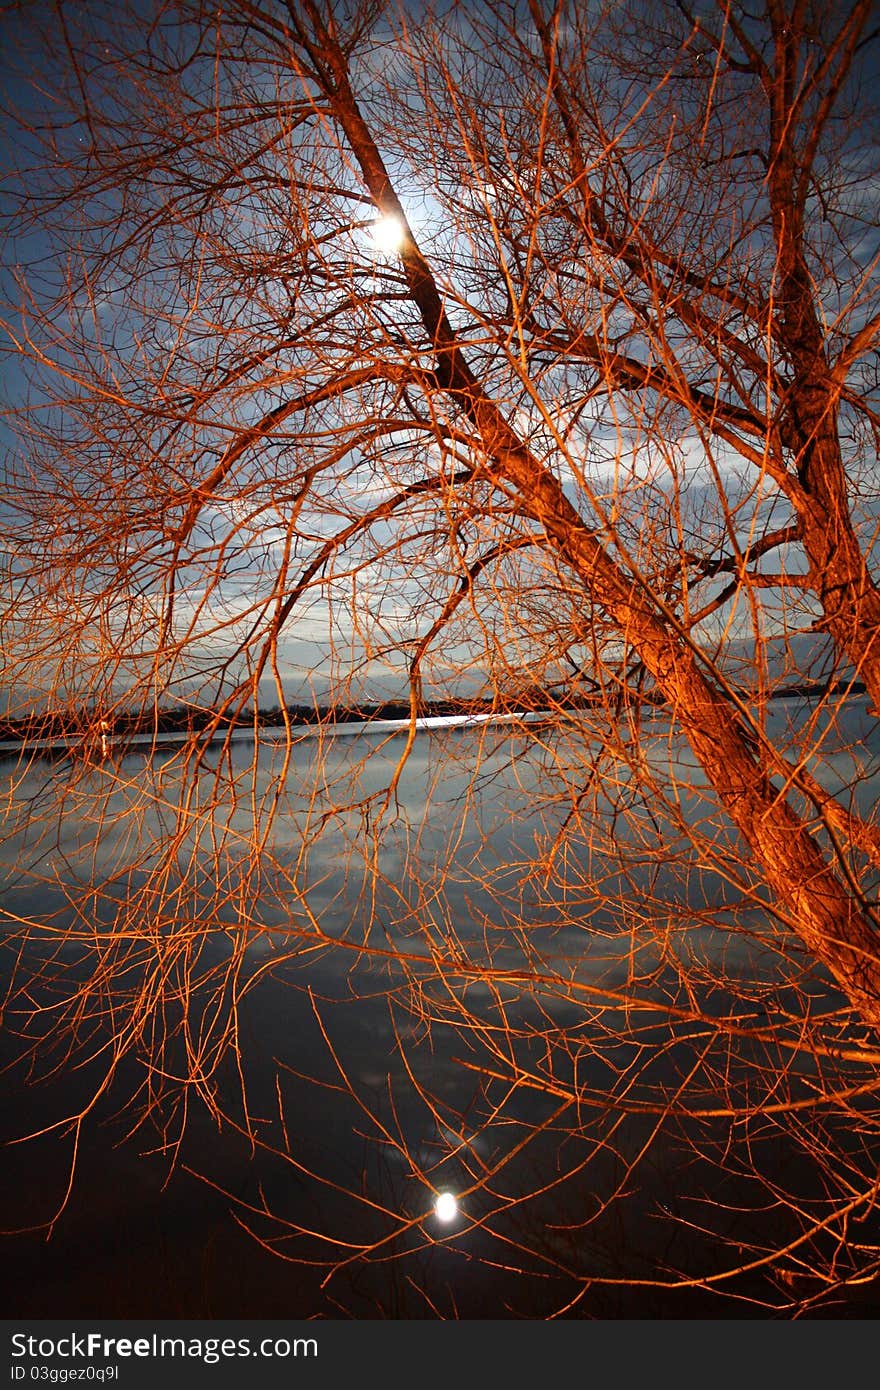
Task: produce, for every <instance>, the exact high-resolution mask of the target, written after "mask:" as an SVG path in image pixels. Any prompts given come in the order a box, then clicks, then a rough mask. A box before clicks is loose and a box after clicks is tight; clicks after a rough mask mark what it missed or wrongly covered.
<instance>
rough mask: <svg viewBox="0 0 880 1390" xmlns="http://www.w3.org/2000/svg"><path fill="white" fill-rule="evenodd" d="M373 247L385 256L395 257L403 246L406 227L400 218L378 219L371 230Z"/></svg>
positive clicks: (386, 217)
mask: <svg viewBox="0 0 880 1390" xmlns="http://www.w3.org/2000/svg"><path fill="white" fill-rule="evenodd" d="M370 232H371V234H372V237H373V246H374V248H375V250H376V251H378V252H379V253H380V255H383V256H393V255H395V254H396V253H397V252H398V251H399V250H400V248H401V246H402V245H403V237H404V227H403V223H402V222H401V220H400V218H399V217H392V216H391V215H390V214H389V215H388V216H382V217H377V218H376V221H375V222H374V223H373V225H372V227H371V228H370Z"/></svg>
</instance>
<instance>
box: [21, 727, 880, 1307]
mask: <svg viewBox="0 0 880 1390" xmlns="http://www.w3.org/2000/svg"><path fill="white" fill-rule="evenodd" d="M811 717H812V716H811V713H810V711H809V710H806V711H804V710H803V709H802V707H801V706H800V705H797V706H795V705H794V704H793V703H792V704H788V703H787V702H783V701H780V702H778V704H777V706H776V707H774V709H773V712H772V714H771V716H770V728H769V733H770V735H771V737H772V738H773V739H774V740H775V741H776V742H777V743H778V744H779V746H782V745H783V744H784V743H785V742H786V741H791V742H792V744H793V746H794V745H796V744H797V741H798V738H799V737H800V736H801V733H802V732H803V730H804V728H805V727H806V724H807V723H808V722H809V720H810V718H811ZM597 718H598V716H597ZM817 718H818V716H817ZM874 724H875V721H873V720H870V719H869V718H868V717H867V715H866V713H865V709H864V705H863V704H859V703H858V702H853V703H852V705H851V706H850V707H848V709H847V714H846V718H845V720H843V721H841V719H839V718H838V719H837V720H836V721H833V720H826V721H825V722H824V723H823V724H821V727H819V726H818V725H817V727H816V728H814V729H812V730H811V737H813V738H820V739H821V740H822V741H823V744H824V750H825V756H824V758H823V764H822V768H823V770H822V776H823V778H825V779H826V781H829V782H830V785H831V786H832V788H833V789H834V790H840V789H842V788H848V787H849V788H852V789H853V792H854V795H855V796H856V799H857V802H858V804H859V805H861V806H862V808H863V809H865V810H867V809H869V808H870V806H871V804H872V802H873V798H874V796H875V788H876V786H877V781H876V760H877V756H878V754H880V741H878V739H877V736H876V734H875V733H874V732H873V729H874ZM799 731H800V733H799ZM405 751H406V754H407V756H406V759H405V761H403V762H401V756H402V754H403V753H404V752H405ZM184 757H185V754H184V751H183V750H182V749H181V748H178V747H175V746H174V745H173V744H171V745H169V746H164V747H163V749H162V750H161V751H155V752H153V753H151V752H150V751H149V749H142V748H131V749H129V750H128V751H127V752H123V751H122V750H116V753H115V755H114V756H112V757H110V758H109V759H106V760H104V761H103V762H99V763H97V764H95V765H88V764H85V763H76V762H72V761H71V759H70V757H69V756H66V755H57V756H48V755H45V756H39V757H34V758H33V759H32V761H31V762H30V763H29V765H27V766H24V765H19V763H18V762H17V761H16V759H15V757H14V756H8V757H7V759H6V761H5V762H4V763H3V764H2V765H0V772H2V775H3V786H4V789H5V807H6V826H7V833H6V839H5V843H4V847H3V851H2V854H3V864H4V866H5V868H4V873H5V886H4V889H3V894H2V909H3V914H4V919H5V922H6V932H7V935H8V939H9V943H10V946H11V947H12V949H11V950H10V951H8V952H7V956H6V965H5V968H4V981H5V984H6V991H7V997H6V1006H5V1010H4V1032H3V1042H2V1047H3V1061H4V1063H5V1065H6V1068H7V1070H6V1092H7V1100H6V1104H5V1106H4V1113H3V1121H2V1124H3V1137H4V1139H6V1140H7V1141H10V1140H13V1141H14V1140H18V1139H19V1138H22V1137H23V1136H25V1135H35V1134H36V1135H38V1136H39V1137H35V1138H31V1139H30V1140H29V1141H28V1142H22V1143H12V1144H7V1146H6V1147H5V1148H4V1150H3V1157H2V1182H0V1190H2V1194H3V1196H2V1201H3V1212H2V1218H0V1225H2V1228H3V1229H4V1230H5V1231H6V1232H7V1235H6V1236H5V1238H4V1244H5V1254H6V1261H7V1264H8V1267H9V1269H10V1270H12V1271H14V1283H13V1292H12V1294H11V1296H10V1299H9V1313H8V1314H7V1316H19V1315H21V1316H31V1317H61V1316H63V1317H71V1318H81V1317H87V1316H93V1315H96V1314H101V1315H102V1316H105V1317H117V1318H132V1317H134V1318H156V1317H175V1318H183V1317H194V1318H202V1317H217V1318H221V1317H222V1318H234V1317H265V1318H278V1317H291V1318H309V1317H340V1316H344V1317H356V1318H368V1317H398V1318H399V1317H406V1318H437V1317H456V1316H457V1317H465V1318H487V1317H529V1318H536V1317H540V1318H544V1317H549V1316H556V1315H558V1316H565V1317H654V1316H657V1317H659V1316H670V1315H672V1316H680V1317H691V1316H712V1317H718V1316H751V1317H754V1316H756V1315H757V1316H760V1315H763V1314H767V1313H769V1312H771V1311H772V1310H774V1309H780V1310H782V1311H783V1314H784V1315H785V1314H786V1312H787V1310H790V1309H791V1308H792V1307H794V1306H798V1307H802V1308H803V1310H804V1311H805V1312H809V1311H812V1310H815V1311H816V1312H817V1313H822V1312H827V1311H829V1310H830V1311H832V1312H833V1313H834V1315H835V1316H871V1315H873V1312H874V1310H875V1308H876V1306H877V1304H876V1301H875V1295H874V1294H873V1292H872V1284H871V1282H870V1281H868V1282H866V1283H864V1284H861V1285H859V1286H858V1287H851V1286H850V1283H849V1281H850V1280H851V1278H852V1275H853V1272H854V1271H855V1270H856V1269H858V1270H860V1271H862V1272H864V1270H865V1269H867V1268H870V1267H871V1266H872V1260H873V1256H872V1255H871V1254H870V1251H871V1250H872V1249H873V1248H874V1245H875V1242H880V1226H878V1221H877V1218H876V1216H875V1215H874V1211H873V1206H872V1202H871V1194H872V1192H873V1190H874V1184H875V1183H876V1175H877V1171H878V1166H880V1165H878V1160H880V1144H878V1123H880V1109H878V1106H877V1096H876V1087H875V1084H874V1077H875V1075H876V1060H877V1058H876V1054H875V1053H874V1052H873V1051H872V1048H871V1046H868V1047H867V1048H864V1047H861V1044H862V1042H864V1040H865V1038H864V1030H862V1033H861V1034H859V1032H858V1029H856V1030H853V1029H852V1028H849V1027H847V1026H846V1025H845V1024H844V1023H842V1022H841V1021H840V1019H839V1017H838V1012H839V1010H840V999H839V997H838V996H837V995H836V994H835V992H834V991H833V989H831V988H830V987H829V985H828V982H827V981H825V980H823V979H822V978H821V976H820V975H818V974H817V973H816V972H815V971H813V970H812V968H811V966H810V963H809V962H808V961H805V960H804V959H803V958H802V956H801V954H800V952H799V950H798V948H797V943H796V942H795V941H793V940H792V939H790V938H789V937H788V936H786V934H785V933H783V932H782V931H781V930H780V929H779V927H778V926H777V925H775V924H774V922H773V920H772V916H771V915H770V914H769V913H768V912H767V910H766V900H765V897H764V895H763V893H762V890H761V888H760V885H756V884H755V883H754V882H753V881H752V879H751V877H750V875H749V874H748V872H747V871H743V869H742V866H741V865H740V864H739V859H738V855H737V852H736V842H735V838H734V836H733V834H732V832H731V830H730V828H729V826H726V825H724V824H723V823H722V822H721V821H720V820H719V818H718V816H717V815H716V814H714V813H710V808H709V806H708V803H706V802H705V801H704V800H703V797H702V794H701V783H700V778H699V776H698V775H697V773H696V771H695V769H694V768H693V766H692V762H691V760H690V758H689V755H688V753H687V751H686V750H684V749H683V748H682V747H681V745H680V743H679V742H678V741H677V740H676V739H675V738H674V737H673V736H672V735H671V734H670V733H669V731H668V730H667V729H666V727H665V725H664V723H663V721H662V719H660V718H658V717H656V716H655V717H653V718H649V719H647V720H646V721H644V723H643V724H642V725H641V726H639V728H638V729H637V730H634V729H629V730H628V729H627V728H626V727H625V726H622V727H621V729H618V730H616V731H614V738H611V736H610V735H609V731H608V730H607V729H603V728H602V727H601V726H599V725H598V724H591V721H590V719H589V718H588V717H585V716H582V717H580V718H579V719H572V720H570V721H569V722H568V723H567V724H564V725H562V726H561V727H558V728H550V727H548V726H547V725H546V724H544V723H543V722H541V721H536V722H533V723H532V724H526V723H524V722H522V721H509V722H507V723H505V724H500V725H499V724H493V723H492V722H491V721H486V722H484V723H483V724H481V725H478V726H477V725H471V726H469V727H461V726H448V725H444V726H440V727H433V728H427V729H421V730H419V731H418V732H417V733H416V735H415V738H414V739H413V740H412V741H411V746H409V743H408V740H407V737H406V733H405V732H404V731H401V730H400V729H399V728H395V727H389V726H387V725H386V726H384V727H382V728H378V729H373V730H372V731H370V730H366V729H363V728H361V729H358V730H355V729H348V730H347V731H346V736H344V737H333V736H332V735H331V734H329V733H326V734H325V733H323V732H319V733H317V734H316V732H315V731H314V730H312V731H309V732H308V734H305V733H303V736H302V737H298V738H296V739H295V740H294V742H293V744H292V745H288V743H287V742H286V741H285V739H284V738H283V736H282V732H281V731H277V730H275V731H273V730H262V731H261V733H260V741H259V746H258V748H257V749H256V750H255V748H254V745H253V741H252V739H248V738H246V737H245V738H241V739H239V740H237V741H235V742H233V743H231V744H230V745H229V746H228V747H227V748H219V747H211V748H209V749H208V750H206V751H203V755H202V759H201V762H200V764H199V766H198V767H196V766H195V765H194V764H193V763H192V762H190V763H189V764H188V765H187V764H186V763H185V762H184ZM694 837H697V838H698V839H699V854H697V852H696V851H695V850H694V848H693V845H692V841H693V839H694ZM805 998H806V999H807V1000H808V1001H809V1010H810V1022H809V1024H808V1025H806V1026H805V1025H803V1000H804V999H805ZM788 1015H790V1018H788ZM832 1041H833V1042H834V1044H835V1046H834V1047H831V1046H830V1043H831V1042H832ZM860 1048H861V1053H860ZM74 1160H75V1161H74ZM71 1175H72V1177H71ZM68 1185H69V1186H70V1192H69V1196H68V1195H67V1191H68ZM442 1191H449V1192H452V1193H453V1194H455V1195H456V1197H457V1199H458V1203H459V1210H458V1214H457V1216H456V1217H455V1219H454V1220H453V1221H452V1222H450V1223H449V1224H448V1225H444V1224H442V1223H441V1222H440V1221H439V1220H438V1218H437V1216H436V1215H435V1212H434V1202H435V1198H436V1195H437V1194H438V1193H439V1192H442ZM56 1214H57V1215H56ZM53 1218H56V1219H54V1220H53ZM48 1225H51V1233H50V1235H49V1238H48V1239H47V1226H48ZM853 1232H857V1235H853V1234H852V1233H853ZM848 1242H849V1243H850V1244H851V1245H852V1249H851V1250H848ZM785 1246H790V1247H791V1249H790V1251H789V1253H787V1254H782V1253H780V1252H781V1251H782V1250H783V1247H785ZM829 1270H832V1271H833V1273H832V1275H830V1276H829V1273H828V1271H829ZM737 1271H739V1272H737ZM820 1272H821V1277H820ZM721 1293H726V1294H728V1295H730V1296H729V1297H728V1298H727V1299H724V1298H721V1297H720V1294H721Z"/></svg>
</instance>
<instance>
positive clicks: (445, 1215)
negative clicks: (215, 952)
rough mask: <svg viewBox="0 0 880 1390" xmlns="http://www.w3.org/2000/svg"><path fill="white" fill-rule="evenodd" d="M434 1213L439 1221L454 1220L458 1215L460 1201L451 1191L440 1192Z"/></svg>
mask: <svg viewBox="0 0 880 1390" xmlns="http://www.w3.org/2000/svg"><path fill="white" fill-rule="evenodd" d="M434 1215H435V1216H436V1217H437V1220H438V1221H454V1220H455V1218H456V1216H457V1215H458V1202H456V1200H455V1198H454V1197H453V1195H452V1193H451V1192H441V1193H439V1195H438V1197H437V1200H436V1202H435V1203H434Z"/></svg>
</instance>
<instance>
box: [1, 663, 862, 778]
mask: <svg viewBox="0 0 880 1390" xmlns="http://www.w3.org/2000/svg"><path fill="white" fill-rule="evenodd" d="M737 693H738V694H739V695H741V696H742V697H743V698H746V699H748V698H750V692H748V691H738V692H737ZM834 693H846V694H848V695H855V696H858V695H864V694H865V693H866V690H865V686H864V685H863V683H862V682H860V681H856V682H851V683H845V682H839V683H837V684H836V685H834V686H829V685H828V684H827V683H822V684H818V683H815V682H814V683H801V684H797V685H790V686H782V687H780V688H779V689H778V690H775V691H773V692H772V694H771V695H770V696H769V697H768V698H769V699H770V700H773V701H775V700H783V699H798V698H800V699H810V698H815V697H816V696H827V695H829V694H834ZM606 703H607V702H606V701H600V700H599V699H589V698H583V699H579V700H569V701H563V700H560V701H557V702H555V703H554V704H552V705H551V704H549V703H548V704H544V705H543V707H541V708H535V707H534V706H531V707H530V708H518V709H511V708H510V707H502V708H495V709H493V708H491V707H488V706H487V705H486V704H479V705H477V704H476V703H473V704H470V705H464V703H463V702H462V704H456V705H454V704H453V702H451V701H443V702H435V703H433V704H428V705H425V706H424V712H423V713H420V714H418V715H417V716H416V720H415V728H416V732H422V731H430V730H432V729H455V728H459V729H466V728H476V727H480V726H488V727H494V726H496V725H502V724H528V725H530V726H532V727H534V726H540V725H549V724H552V723H555V722H556V721H557V720H558V719H559V718H560V717H564V716H566V715H570V716H576V715H578V714H587V713H589V712H590V711H596V710H598V709H601V708H602V707H603V706H604V705H605V704H606ZM643 703H644V705H645V707H646V709H645V712H648V711H650V712H652V713H653V712H657V713H659V712H661V711H662V710H663V709H664V707H665V702H663V701H660V700H652V699H651V698H650V697H645V698H644V700H643ZM193 714H194V711H190V710H182V711H169V712H168V713H167V716H166V717H165V718H162V717H160V718H159V719H158V720H155V721H154V722H153V723H152V725H151V726H149V727H144V721H137V720H132V719H122V718H117V719H115V720H111V719H104V720H102V719H100V718H93V719H92V720H86V719H84V718H83V719H82V722H80V721H79V720H77V721H75V722H74V725H73V727H72V728H71V726H70V724H68V725H67V728H66V729H64V727H63V725H62V727H58V725H59V724H60V720H57V719H55V720H53V719H50V718H44V719H42V720H41V719H39V718H35V719H33V720H31V719H27V720H0V757H2V758H3V759H8V758H9V757H13V756H17V755H19V756H20V755H21V754H22V753H40V754H58V755H61V756H64V755H70V754H72V755H74V756H77V757H84V758H86V759H87V760H89V761H91V760H95V761H102V760H104V759H105V758H108V757H111V756H113V757H118V756H119V755H120V754H123V755H124V754H125V753H127V752H129V751H131V752H136V751H138V750H143V749H152V750H154V751H170V750H171V749H174V748H180V747H183V746H184V745H185V744H186V743H187V742H188V741H189V740H197V739H199V737H201V738H202V739H203V742H204V746H210V745H212V744H216V743H227V744H228V743H244V742H248V741H250V740H253V739H254V737H255V733H256V734H257V735H263V736H264V737H265V738H266V741H267V742H282V741H284V740H285V739H286V738H287V735H288V731H289V733H290V734H291V736H292V737H293V738H294V739H295V740H296V741H300V740H304V739H312V738H321V737H325V738H339V737H352V736H354V735H371V734H389V735H392V734H395V733H403V732H405V731H406V730H408V729H409V728H410V726H411V722H412V715H411V713H410V711H409V709H408V707H407V706H406V705H404V704H403V703H402V702H390V701H388V702H385V703H383V704H381V705H363V706H353V707H346V708H344V709H337V710H332V709H322V708H320V707H315V706H296V705H291V706H288V707H287V710H286V716H287V717H286V719H285V712H284V711H282V710H281V709H280V708H278V707H275V708H273V709H268V710H259V711H257V714H256V718H255V717H254V715H253V713H251V714H249V715H248V716H247V717H246V718H242V719H240V720H237V721H235V722H232V721H226V722H223V721H218V722H217V723H215V724H213V725H212V722H211V721H210V720H209V719H205V718H204V715H203V717H202V719H201V720H200V721H199V722H196V721H195V720H193V721H192V722H191V723H187V722H186V721H187V720H188V719H192V716H193ZM71 722H73V721H71ZM53 725H54V727H53Z"/></svg>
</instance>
